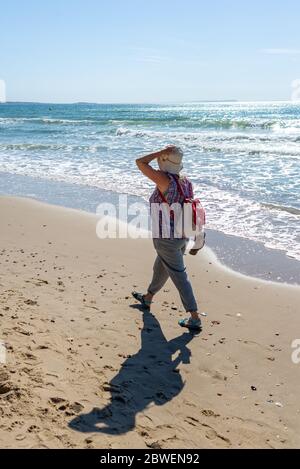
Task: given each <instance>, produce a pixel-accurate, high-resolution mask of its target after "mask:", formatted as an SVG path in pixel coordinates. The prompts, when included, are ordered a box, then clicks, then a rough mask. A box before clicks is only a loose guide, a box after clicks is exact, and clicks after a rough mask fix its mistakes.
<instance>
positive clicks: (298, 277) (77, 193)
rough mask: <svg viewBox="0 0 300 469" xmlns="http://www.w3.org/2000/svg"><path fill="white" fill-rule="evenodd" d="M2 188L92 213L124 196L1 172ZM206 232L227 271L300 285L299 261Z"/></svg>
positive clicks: (4, 191) (132, 198)
mask: <svg viewBox="0 0 300 469" xmlns="http://www.w3.org/2000/svg"><path fill="white" fill-rule="evenodd" d="M0 187H1V192H0V196H1V195H2V196H5V195H7V196H16V197H26V198H32V199H36V200H38V201H41V202H45V203H48V204H50V205H56V206H58V205H59V206H63V207H65V208H74V209H78V210H81V211H84V212H88V213H92V214H95V212H96V208H97V205H98V204H99V203H101V202H112V203H117V201H118V197H119V196H120V195H121V194H119V193H116V192H112V191H109V190H108V189H99V188H96V187H91V186H84V185H80V184H76V185H75V184H71V183H63V182H59V181H48V180H43V179H39V178H34V177H31V176H21V175H14V174H9V173H1V172H0ZM20 187H21V188H22V190H20ZM128 201H129V203H130V202H131V201H132V202H140V201H141V198H140V197H138V196H128ZM206 231H207V246H208V247H209V248H210V249H212V251H213V252H214V254H215V255H216V256H217V258H218V261H219V262H220V263H221V264H222V265H224V267H225V268H228V269H230V270H233V271H236V272H237V273H240V274H243V275H246V276H250V277H254V278H259V279H263V280H269V281H274V282H279V283H288V284H291V285H300V261H298V260H297V259H294V258H290V257H288V256H287V255H286V253H285V252H284V251H282V250H279V249H271V248H267V247H265V246H264V245H263V244H262V243H259V242H257V241H252V240H250V239H247V238H241V237H239V236H234V235H229V234H226V233H223V232H220V231H217V230H213V229H209V228H207V229H206Z"/></svg>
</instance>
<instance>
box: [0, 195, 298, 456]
mask: <svg viewBox="0 0 300 469" xmlns="http://www.w3.org/2000/svg"><path fill="white" fill-rule="evenodd" d="M0 216H1V231H0V239H1V247H0V291H1V296H0V325H1V333H0V340H2V341H3V342H4V343H5V345H6V350H7V361H6V364H2V365H0V417H1V421H0V447H2V448H12V447H15V448H85V447H88V448H147V447H149V448H239V447H241V448H257V447H263V448H288V447H289V448H294V447H297V446H299V444H300V436H299V435H300V403H299V395H300V379H299V374H300V364H299V365H296V364H294V363H293V362H292V359H291V354H292V351H293V349H292V348H291V344H292V341H293V340H294V339H297V338H299V337H300V318H299V304H300V287H296V286H288V285H285V284H276V283H271V282H269V283H268V282H265V281H263V280H257V279H254V278H250V277H246V276H242V275H238V274H236V273H234V272H232V271H230V270H228V269H225V268H223V267H222V266H221V265H219V264H218V263H217V262H216V261H215V260H214V258H213V257H212V256H211V255H210V253H209V251H208V250H207V249H204V250H203V252H201V254H199V256H197V257H196V258H193V257H192V256H186V262H187V265H188V269H189V273H190V277H191V280H192V283H193V285H194V288H195V292H196V295H197V299H198V301H199V304H200V307H201V311H203V312H205V313H206V314H207V316H206V317H204V316H203V317H202V319H203V331H202V333H201V334H200V335H199V336H193V335H192V334H190V333H188V332H187V331H185V330H183V329H181V328H180V327H179V326H178V325H177V321H178V319H179V318H181V317H184V312H183V310H182V307H181V304H180V300H179V297H178V294H177V292H176V291H175V288H174V286H173V285H172V283H171V282H168V283H167V285H166V288H165V289H164V291H162V292H161V293H160V294H159V295H158V296H157V298H156V301H155V303H154V304H153V307H152V308H151V313H149V312H142V311H141V310H140V309H139V308H137V305H136V302H135V301H134V300H133V299H132V298H131V295H130V292H131V291H132V290H133V289H137V290H138V291H143V290H144V289H145V288H146V287H147V285H148V282H149V279H150V276H151V272H152V263H153V259H154V250H153V248H152V243H151V241H150V240H141V239H140V240H132V239H124V240H119V239H118V240H114V239H113V240H100V239H98V238H97V236H96V222H97V218H96V217H95V216H94V215H92V214H88V213H85V212H80V211H76V210H72V209H64V208H61V207H56V206H50V205H46V204H43V203H40V202H37V201H34V200H30V199H22V198H13V197H1V198H0Z"/></svg>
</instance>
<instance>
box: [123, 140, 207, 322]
mask: <svg viewBox="0 0 300 469" xmlns="http://www.w3.org/2000/svg"><path fill="white" fill-rule="evenodd" d="M182 157H183V153H182V151H181V150H180V149H179V148H177V147H175V146H169V147H167V148H165V149H163V150H161V151H158V152H155V153H151V154H149V155H146V156H143V157H141V158H138V159H137V160H136V164H137V166H138V168H139V170H140V171H141V172H142V173H143V174H144V175H145V176H146V177H148V178H149V179H151V180H152V181H153V182H154V183H155V184H156V188H155V190H154V192H153V194H152V195H151V197H150V205H151V204H155V203H156V204H161V203H163V202H166V203H167V204H168V205H172V204H174V203H179V204H183V202H184V199H185V198H189V199H192V198H193V186H192V183H191V182H190V181H189V180H188V179H187V178H186V177H180V171H181V169H182ZM156 159H157V162H158V166H159V170H156V169H154V168H153V167H152V166H151V165H150V163H151V162H152V161H154V160H156ZM169 220H170V226H171V232H169V237H163V236H162V231H163V229H164V227H162V226H161V224H162V222H161V221H160V226H159V234H157V233H156V234H154V233H153V244H154V248H155V250H156V253H157V257H156V260H155V262H154V266H153V278H152V281H151V283H150V285H149V287H148V290H147V293H146V294H144V295H143V294H141V293H138V292H135V291H134V292H132V295H133V296H134V298H135V299H136V300H138V301H139V302H140V303H141V304H142V306H143V307H144V308H148V309H149V308H150V305H151V303H152V299H153V297H154V295H156V293H158V292H159V290H161V288H162V287H163V286H164V284H165V283H166V281H167V280H168V278H169V277H170V278H171V280H172V281H173V283H174V284H175V286H176V288H177V290H178V292H179V294H180V298H181V301H182V304H183V306H184V308H185V310H186V312H187V313H189V314H190V317H188V318H186V319H182V320H180V321H179V325H180V326H182V327H187V328H189V329H194V330H199V329H201V320H200V318H199V314H198V307H197V303H196V300H195V297H194V293H193V289H192V286H191V283H190V281H189V279H188V276H187V273H186V268H185V265H184V260H183V254H184V253H185V250H186V246H187V243H188V239H187V238H186V237H185V236H184V233H182V235H181V237H177V236H176V237H174V220H173V225H172V218H171V219H169ZM152 231H153V227H152ZM198 250H199V248H197V246H195V247H194V249H192V250H191V251H190V253H191V254H196V252H197V251H198Z"/></svg>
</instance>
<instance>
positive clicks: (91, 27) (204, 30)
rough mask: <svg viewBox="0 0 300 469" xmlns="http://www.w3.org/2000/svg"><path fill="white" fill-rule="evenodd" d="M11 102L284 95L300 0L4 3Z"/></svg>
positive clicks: (296, 45)
mask: <svg viewBox="0 0 300 469" xmlns="http://www.w3.org/2000/svg"><path fill="white" fill-rule="evenodd" d="M0 13H1V28H0V44H1V47H0V79H3V80H5V82H6V92H7V99H8V100H20V101H44V102H74V101H93V102H168V101H180V102H182V101H195V100H210V99H216V100H218V99H239V100H288V99H290V96H291V82H292V81H293V80H295V79H298V78H300V27H299V18H300V2H299V1H298V0H293V1H292V0H285V1H284V2H283V1H281V0H273V1H269V0H266V1H264V0H260V1H258V0H252V1H251V2H247V3H246V2H241V1H240V0H239V1H238V0H231V1H230V0H219V1H216V0H210V1H207V0H205V1H202V0H180V1H179V0H151V1H145V0H144V1H142V0H140V1H137V0H122V1H121V0H109V1H107V0H105V1H104V0H103V1H102V0H51V1H47V2H46V1H45V2H44V1H41V0H38V1H37V0H26V1H24V0H9V1H6V0H5V1H3V0H0Z"/></svg>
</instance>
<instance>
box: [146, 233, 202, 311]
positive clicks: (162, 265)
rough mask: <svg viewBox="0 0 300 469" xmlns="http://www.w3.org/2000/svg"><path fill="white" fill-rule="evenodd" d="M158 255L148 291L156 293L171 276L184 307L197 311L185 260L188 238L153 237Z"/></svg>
mask: <svg viewBox="0 0 300 469" xmlns="http://www.w3.org/2000/svg"><path fill="white" fill-rule="evenodd" d="M153 244H154V247H155V250H156V252H157V257H156V260H155V262H154V266H153V278H152V281H151V283H150V285H149V287H148V292H149V293H150V294H152V295H155V294H156V293H157V292H158V291H159V290H160V289H161V288H162V287H163V286H164V284H165V283H166V281H167V280H168V278H169V277H170V278H171V280H172V281H173V283H174V284H175V286H176V288H177V290H178V292H179V295H180V298H181V301H182V304H183V306H184V309H185V310H186V311H189V312H194V311H197V309H198V308H197V303H196V300H195V297H194V293H193V289H192V285H191V283H190V281H189V279H188V276H187V273H186V268H185V265H184V261H183V254H184V252H185V249H186V245H187V240H186V239H176V238H175V239H166V238H153Z"/></svg>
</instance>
